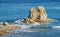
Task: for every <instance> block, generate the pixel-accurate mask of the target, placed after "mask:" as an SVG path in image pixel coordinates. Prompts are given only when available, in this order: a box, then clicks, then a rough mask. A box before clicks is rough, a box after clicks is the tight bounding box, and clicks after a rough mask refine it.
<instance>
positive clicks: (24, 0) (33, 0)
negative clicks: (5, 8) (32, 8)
mask: <svg viewBox="0 0 60 37" xmlns="http://www.w3.org/2000/svg"><path fill="white" fill-rule="evenodd" d="M39 2H60V0H0V3H39Z"/></svg>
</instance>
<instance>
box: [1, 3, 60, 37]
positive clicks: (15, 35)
mask: <svg viewBox="0 0 60 37" xmlns="http://www.w3.org/2000/svg"><path fill="white" fill-rule="evenodd" d="M59 3H60V2H52V3H37V4H7V3H4V4H2V3H1V4H0V22H5V21H7V22H13V23H14V22H15V21H16V20H23V19H24V18H27V17H28V15H29V10H30V8H31V7H35V8H37V7H38V6H39V5H43V6H44V7H45V9H46V12H47V14H48V18H51V19H53V20H56V21H55V22H51V23H47V24H45V25H44V26H60V4H59ZM11 32H12V34H5V35H3V36H1V37H60V29H51V28H46V29H45V28H40V25H37V26H34V28H23V29H17V30H13V31H11Z"/></svg>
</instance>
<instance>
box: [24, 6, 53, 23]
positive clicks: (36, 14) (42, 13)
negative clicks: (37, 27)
mask: <svg viewBox="0 0 60 37" xmlns="http://www.w3.org/2000/svg"><path fill="white" fill-rule="evenodd" d="M23 22H24V23H34V22H39V23H41V22H43V23H45V22H52V20H51V19H48V18H47V13H46V10H45V8H44V7H43V6H38V9H35V8H31V9H30V11H29V16H28V18H27V19H24V21H23Z"/></svg>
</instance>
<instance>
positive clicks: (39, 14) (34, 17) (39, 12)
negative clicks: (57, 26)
mask: <svg viewBox="0 0 60 37" xmlns="http://www.w3.org/2000/svg"><path fill="white" fill-rule="evenodd" d="M47 17H48V16H47V13H46V10H45V8H44V7H43V6H38V8H37V9H35V8H33V7H32V8H31V9H30V11H29V16H28V18H26V19H24V20H23V21H22V22H23V23H29V24H34V22H38V23H40V24H41V23H46V22H53V20H52V19H49V18H47ZM1 24H2V25H3V26H5V27H3V28H0V35H3V34H6V33H7V34H8V33H10V32H9V30H12V29H17V28H21V26H18V25H15V24H11V25H9V24H8V23H7V22H1Z"/></svg>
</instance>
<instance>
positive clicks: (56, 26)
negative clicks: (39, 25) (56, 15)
mask: <svg viewBox="0 0 60 37" xmlns="http://www.w3.org/2000/svg"><path fill="white" fill-rule="evenodd" d="M52 28H60V26H53V27H52Z"/></svg>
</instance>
